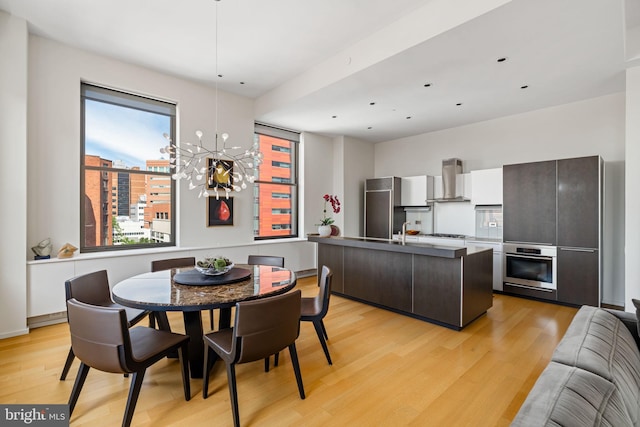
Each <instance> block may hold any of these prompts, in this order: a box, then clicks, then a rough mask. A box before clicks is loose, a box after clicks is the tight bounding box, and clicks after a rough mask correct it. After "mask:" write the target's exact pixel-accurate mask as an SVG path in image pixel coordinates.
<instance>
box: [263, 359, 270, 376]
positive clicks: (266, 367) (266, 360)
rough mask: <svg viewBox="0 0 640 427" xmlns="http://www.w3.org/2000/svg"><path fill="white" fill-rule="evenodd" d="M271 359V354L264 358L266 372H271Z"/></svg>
mask: <svg viewBox="0 0 640 427" xmlns="http://www.w3.org/2000/svg"><path fill="white" fill-rule="evenodd" d="M270 359H271V356H267V357H265V358H264V371H265V372H269V361H270Z"/></svg>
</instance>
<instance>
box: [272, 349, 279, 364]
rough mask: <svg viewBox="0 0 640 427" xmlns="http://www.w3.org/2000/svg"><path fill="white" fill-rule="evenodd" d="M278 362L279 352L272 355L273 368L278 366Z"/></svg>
mask: <svg viewBox="0 0 640 427" xmlns="http://www.w3.org/2000/svg"><path fill="white" fill-rule="evenodd" d="M279 360H280V352H277V353H276V354H274V355H273V366H278V361H279Z"/></svg>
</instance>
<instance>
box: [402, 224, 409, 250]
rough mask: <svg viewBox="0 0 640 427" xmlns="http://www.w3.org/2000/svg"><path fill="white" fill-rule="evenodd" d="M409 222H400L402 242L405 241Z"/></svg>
mask: <svg viewBox="0 0 640 427" xmlns="http://www.w3.org/2000/svg"><path fill="white" fill-rule="evenodd" d="M409 224H411V223H410V222H403V223H402V244H403V245H404V244H405V243H407V225H409Z"/></svg>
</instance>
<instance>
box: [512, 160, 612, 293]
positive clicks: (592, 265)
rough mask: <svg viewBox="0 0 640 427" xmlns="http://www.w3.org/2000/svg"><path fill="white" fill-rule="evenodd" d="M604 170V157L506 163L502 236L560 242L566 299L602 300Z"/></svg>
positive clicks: (559, 275)
mask: <svg viewBox="0 0 640 427" xmlns="http://www.w3.org/2000/svg"><path fill="white" fill-rule="evenodd" d="M603 171H604V169H603V161H602V159H601V158H600V156H590V157H580V158H573V159H562V160H551V161H544V162H535V163H523V164H516V165H505V166H504V167H503V179H504V182H503V215H504V231H503V240H504V241H505V242H518V243H531V244H538V245H547V246H557V258H556V272H555V275H556V287H557V293H556V295H555V298H554V299H556V300H557V301H559V302H562V303H566V304H572V305H585V304H586V305H594V306H599V305H600V301H601V296H600V286H601V285H600V282H601V265H602V262H601V256H602V250H601V242H602V226H601V224H602V206H603V194H602V189H603ZM505 289H506V288H505ZM530 294H531V292H529V293H528V294H527V293H525V294H524V295H530ZM534 294H536V293H535V292H534ZM536 296H537V295H536ZM541 298H543V297H541ZM547 299H548V298H547Z"/></svg>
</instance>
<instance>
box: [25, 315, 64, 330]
mask: <svg viewBox="0 0 640 427" xmlns="http://www.w3.org/2000/svg"><path fill="white" fill-rule="evenodd" d="M66 321H67V312H66V311H59V312H57V313H51V314H44V315H42V316H33V317H28V318H27V326H28V327H29V328H30V329H31V328H41V327H43V326H49V325H55V324H56V323H64V322H66Z"/></svg>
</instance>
